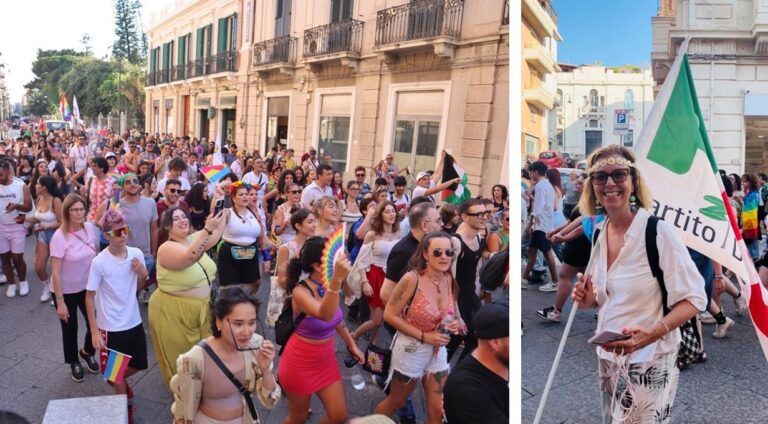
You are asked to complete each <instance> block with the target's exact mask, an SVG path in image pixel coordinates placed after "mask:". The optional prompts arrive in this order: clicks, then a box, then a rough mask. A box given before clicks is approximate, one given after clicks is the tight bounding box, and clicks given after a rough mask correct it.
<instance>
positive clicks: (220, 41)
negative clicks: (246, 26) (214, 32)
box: [216, 18, 227, 54]
mask: <svg viewBox="0 0 768 424" xmlns="http://www.w3.org/2000/svg"><path fill="white" fill-rule="evenodd" d="M216 42H217V47H216V54H224V52H225V51H226V50H227V18H219V34H218V38H217V39H216Z"/></svg>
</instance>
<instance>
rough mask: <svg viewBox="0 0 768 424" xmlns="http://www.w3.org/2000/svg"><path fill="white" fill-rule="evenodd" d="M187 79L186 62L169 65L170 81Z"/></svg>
mask: <svg viewBox="0 0 768 424" xmlns="http://www.w3.org/2000/svg"><path fill="white" fill-rule="evenodd" d="M185 79H187V64H186V63H184V64H182V65H176V66H173V67H171V82H174V81H182V80H185Z"/></svg>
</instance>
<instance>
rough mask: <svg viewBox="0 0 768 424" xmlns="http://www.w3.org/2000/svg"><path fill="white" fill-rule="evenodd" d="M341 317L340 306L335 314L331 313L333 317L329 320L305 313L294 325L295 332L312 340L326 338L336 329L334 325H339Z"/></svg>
mask: <svg viewBox="0 0 768 424" xmlns="http://www.w3.org/2000/svg"><path fill="white" fill-rule="evenodd" d="M297 316H298V315H294V317H293V319H296V317H297ZM342 318H343V314H342V312H341V308H337V309H336V314H334V315H333V319H331V320H330V321H323V320H321V319H320V318H315V317H311V316H309V315H307V316H305V317H304V319H303V320H301V322H300V323H299V325H298V326H297V327H296V334H298V335H300V336H301V337H305V338H307V339H312V340H323V339H327V338H328V337H331V336H332V335H333V333H334V332H335V331H336V326H337V325H339V323H340V322H341V320H342Z"/></svg>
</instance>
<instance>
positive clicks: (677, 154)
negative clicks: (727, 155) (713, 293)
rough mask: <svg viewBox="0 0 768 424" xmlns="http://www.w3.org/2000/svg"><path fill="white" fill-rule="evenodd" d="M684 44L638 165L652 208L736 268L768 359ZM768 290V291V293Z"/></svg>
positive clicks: (753, 280) (761, 307)
mask: <svg viewBox="0 0 768 424" xmlns="http://www.w3.org/2000/svg"><path fill="white" fill-rule="evenodd" d="M686 48H687V41H686V42H685V43H684V44H683V46H681V48H680V52H681V53H680V54H679V55H678V57H677V58H676V59H675V63H674V64H673V65H672V68H671V69H670V72H669V74H668V75H667V79H666V81H665V82H664V85H663V86H662V88H661V91H660V92H659V95H658V97H657V98H656V101H655V102H654V105H653V108H652V110H651V112H650V114H649V116H648V119H647V120H646V123H645V124H644V127H643V131H642V133H641V134H640V136H639V137H638V142H637V145H636V147H635V149H634V150H635V153H636V155H637V168H638V170H639V171H640V173H641V174H642V177H643V180H644V181H645V182H646V184H647V185H648V188H649V190H650V192H651V195H652V196H653V199H654V202H653V212H654V213H655V214H656V216H658V217H659V218H661V219H663V220H664V221H665V222H666V223H667V224H669V225H671V226H672V227H673V228H674V229H675V230H676V232H677V234H678V235H679V236H680V237H681V238H682V239H683V241H684V242H685V244H686V245H687V246H688V247H690V248H692V249H695V250H697V251H699V252H701V253H702V254H704V255H706V256H708V257H710V258H711V259H712V260H714V261H717V262H719V263H720V264H722V265H723V266H725V267H727V268H728V269H730V270H732V271H733V272H734V273H735V274H736V275H737V276H738V277H739V280H740V285H741V288H742V293H743V294H744V295H746V296H747V297H746V299H747V300H748V303H749V308H750V314H751V316H752V321H753V322H754V323H755V327H756V330H757V334H758V338H759V339H760V343H761V345H762V347H763V353H764V354H765V356H766V359H768V308H767V307H766V305H765V303H764V301H763V299H764V298H766V297H768V296H764V293H763V288H762V284H760V279H759V277H758V275H757V271H756V270H755V267H754V265H753V263H752V260H751V259H750V256H749V253H748V251H747V247H746V245H745V244H744V241H743V240H742V234H741V230H740V229H739V226H738V223H737V220H736V216H735V214H734V212H733V209H732V208H731V207H730V203H729V201H728V196H727V195H726V193H725V189H724V187H723V184H722V180H721V179H720V176H719V174H718V170H717V162H716V160H715V157H714V155H713V153H712V147H711V145H710V143H709V138H708V136H707V132H706V129H705V127H704V119H703V117H702V114H701V110H700V108H699V104H698V100H697V97H696V89H695V87H694V84H693V78H692V76H691V69H690V66H689V65H688V58H687V55H686V54H685V50H686ZM766 294H768V293H766Z"/></svg>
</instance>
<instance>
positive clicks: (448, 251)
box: [432, 249, 455, 258]
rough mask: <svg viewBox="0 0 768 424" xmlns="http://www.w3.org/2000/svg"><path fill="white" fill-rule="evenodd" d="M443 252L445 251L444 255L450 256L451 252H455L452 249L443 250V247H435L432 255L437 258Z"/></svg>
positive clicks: (451, 255)
mask: <svg viewBox="0 0 768 424" xmlns="http://www.w3.org/2000/svg"><path fill="white" fill-rule="evenodd" d="M443 253H445V256H446V257H449V258H452V257H453V254H454V253H455V252H454V251H453V249H445V250H443V249H435V250H433V251H432V256H434V257H436V258H439V257H441V256H443Z"/></svg>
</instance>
